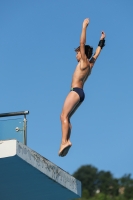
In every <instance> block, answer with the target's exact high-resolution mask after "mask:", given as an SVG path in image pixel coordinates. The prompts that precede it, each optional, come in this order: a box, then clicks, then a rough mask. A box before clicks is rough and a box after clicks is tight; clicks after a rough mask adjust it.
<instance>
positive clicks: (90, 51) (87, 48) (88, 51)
mask: <svg viewBox="0 0 133 200" xmlns="http://www.w3.org/2000/svg"><path fill="white" fill-rule="evenodd" d="M75 51H80V46H79V47H77V48H76V49H75ZM85 54H86V56H87V58H88V59H90V58H91V56H92V54H93V47H91V46H89V45H85Z"/></svg>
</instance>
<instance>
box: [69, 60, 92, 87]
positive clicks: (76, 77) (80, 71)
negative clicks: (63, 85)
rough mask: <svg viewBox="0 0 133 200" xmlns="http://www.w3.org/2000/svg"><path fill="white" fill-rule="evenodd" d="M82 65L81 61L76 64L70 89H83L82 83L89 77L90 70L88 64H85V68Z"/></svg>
mask: <svg viewBox="0 0 133 200" xmlns="http://www.w3.org/2000/svg"><path fill="white" fill-rule="evenodd" d="M82 65H84V64H83V63H82V60H81V61H80V62H78V64H77V67H76V69H75V71H74V74H73V78H72V84H71V88H74V87H79V88H83V86H84V82H85V81H86V79H87V77H88V76H89V75H90V72H91V68H90V62H89V61H88V63H86V66H84V67H83V66H82Z"/></svg>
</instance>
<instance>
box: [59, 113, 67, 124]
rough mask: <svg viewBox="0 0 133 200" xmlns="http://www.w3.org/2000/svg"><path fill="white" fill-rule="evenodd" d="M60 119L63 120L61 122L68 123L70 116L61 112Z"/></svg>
mask: <svg viewBox="0 0 133 200" xmlns="http://www.w3.org/2000/svg"><path fill="white" fill-rule="evenodd" d="M60 120H61V122H62V123H63V122H64V123H66V122H68V117H67V116H66V115H64V114H61V115H60Z"/></svg>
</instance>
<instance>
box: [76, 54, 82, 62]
mask: <svg viewBox="0 0 133 200" xmlns="http://www.w3.org/2000/svg"><path fill="white" fill-rule="evenodd" d="M76 59H77V61H78V62H79V61H80V59H81V53H80V51H76Z"/></svg>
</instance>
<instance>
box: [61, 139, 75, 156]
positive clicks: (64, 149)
mask: <svg viewBox="0 0 133 200" xmlns="http://www.w3.org/2000/svg"><path fill="white" fill-rule="evenodd" d="M71 146H72V143H71V142H70V140H68V141H67V142H66V143H65V144H62V143H61V146H60V150H59V153H58V154H59V156H61V157H64V156H66V155H67V153H68V151H69V149H70V147H71Z"/></svg>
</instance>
